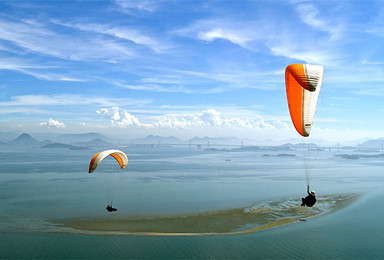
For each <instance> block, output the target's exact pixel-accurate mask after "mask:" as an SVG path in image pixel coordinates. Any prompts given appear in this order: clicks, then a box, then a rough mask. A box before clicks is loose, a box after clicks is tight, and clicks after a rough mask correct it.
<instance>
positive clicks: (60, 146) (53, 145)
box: [40, 143, 89, 150]
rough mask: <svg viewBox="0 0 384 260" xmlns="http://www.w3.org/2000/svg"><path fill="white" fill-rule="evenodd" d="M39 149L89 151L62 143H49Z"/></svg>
mask: <svg viewBox="0 0 384 260" xmlns="http://www.w3.org/2000/svg"><path fill="white" fill-rule="evenodd" d="M40 148H43V149H70V150H83V149H89V148H87V147H78V146H73V145H70V144H62V143H51V144H46V145H43V146H41V147H40Z"/></svg>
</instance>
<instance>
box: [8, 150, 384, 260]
mask: <svg viewBox="0 0 384 260" xmlns="http://www.w3.org/2000/svg"><path fill="white" fill-rule="evenodd" d="M93 152H94V151H68V150H54V151H49V152H47V151H42V150H41V149H32V150H31V151H28V152H25V153H22V152H9V151H3V152H1V153H0V158H1V160H0V174H1V179H0V181H1V183H0V184H1V190H0V208H1V211H0V217H1V221H0V241H1V243H0V258H3V259H16V258H17V259H20V258H23V259H25V258H35V259H36V258H46V259H47V258H48V259H52V258H55V259H57V258H66V259H74V258H77V259H78V258H88V259H89V258H92V259H95V258H98V259H100V258H114V259H116V258H146V259H148V258H151V259H153V258H164V259H180V258H188V259H191V258H220V259H224V258H231V259H233V258H236V259H239V258H243V259H244V258H253V259H254V258H296V259H297V258H322V259H324V258H328V259H329V258H345V259H351V258H359V259H361V258H364V259H367V258H382V257H383V256H384V243H383V241H384V232H383V231H384V225H383V223H382V216H383V215H384V214H383V213H384V203H383V200H384V199H383V198H384V185H383V184H384V177H383V174H382V169H383V166H384V161H383V160H381V159H379V158H376V159H367V160H358V161H351V160H350V161H348V160H344V159H340V158H334V157H333V154H332V153H326V152H324V153H322V154H320V156H319V159H318V161H317V162H316V165H315V167H314V169H313V172H312V185H313V186H314V188H315V189H316V191H317V194H319V196H321V195H320V194H327V195H329V194H337V193H347V192H359V193H362V194H363V195H362V196H361V197H360V198H359V199H358V200H357V201H356V202H354V203H353V204H351V205H349V206H348V207H346V208H343V209H341V210H339V211H336V212H332V213H330V214H326V215H321V216H318V217H315V218H311V219H308V221H306V222H301V221H300V222H299V221H298V222H295V223H293V224H289V225H285V226H281V227H275V228H272V229H269V230H264V231H261V232H257V233H249V234H242V235H229V236H196V237H191V236H189V237H188V236H186V237H145V236H130V237H127V236H118V235H115V236H92V235H76V234H70V233H69V234H58V233H45V232H42V231H44V227H45V221H48V220H50V219H52V218H67V217H71V218H73V217H75V218H88V217H90V216H97V217H103V216H106V215H107V214H108V213H107V212H106V211H105V204H106V201H107V200H108V196H109V195H108V193H109V190H108V189H104V188H105V187H104V186H105V185H104V180H105V179H103V178H102V177H101V175H102V174H101V173H106V174H108V173H110V172H112V170H109V169H110V167H109V166H111V165H112V164H113V162H112V161H110V162H108V161H106V162H105V165H104V166H103V167H102V168H100V169H98V170H100V171H99V172H100V174H99V175H100V176H99V175H89V174H88V173H86V172H87V168H88V162H89V159H90V157H91V155H92V153H93ZM126 152H127V153H128V157H129V159H130V164H129V167H127V171H126V172H125V173H124V175H123V176H122V177H121V176H120V178H119V180H118V183H117V184H118V185H117V187H118V190H117V192H116V194H115V195H114V204H115V205H117V207H118V214H119V215H117V216H121V215H126V216H137V215H146V216H153V215H156V216H161V215H167V214H178V213H184V214H185V213H188V212H193V213H196V212H201V211H210V210H212V211H213V210H222V209H231V208H238V207H247V206H250V205H255V204H257V203H260V202H263V201H265V200H271V199H281V198H286V197H290V198H292V197H297V198H298V200H299V199H300V196H302V195H303V193H304V192H305V185H306V183H305V176H304V173H303V169H302V164H301V162H300V155H299V154H298V156H297V157H294V158H278V157H274V156H271V157H267V158H266V157H263V154H264V152H253V153H252V152H248V153H226V154H225V155H223V154H222V153H206V152H203V151H196V150H187V149H185V150H180V149H179V150H174V149H171V148H169V149H160V148H159V149H152V150H151V149H148V150H146V149H143V150H132V149H127V150H126ZM227 158H231V161H226V160H225V159H227ZM114 185H116V184H114V183H113V182H112V186H114ZM303 186H304V188H303ZM115 187H116V186H115ZM303 190H304V191H303Z"/></svg>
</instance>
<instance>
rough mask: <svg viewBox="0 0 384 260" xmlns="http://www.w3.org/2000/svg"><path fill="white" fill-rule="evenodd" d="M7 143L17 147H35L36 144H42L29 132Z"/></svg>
mask: <svg viewBox="0 0 384 260" xmlns="http://www.w3.org/2000/svg"><path fill="white" fill-rule="evenodd" d="M7 144H10V145H12V146H16V147H34V146H41V142H39V141H37V140H36V139H35V138H33V137H32V136H30V135H29V134H27V133H24V134H21V135H20V136H19V137H17V138H16V139H14V140H12V141H9V142H8V143H7Z"/></svg>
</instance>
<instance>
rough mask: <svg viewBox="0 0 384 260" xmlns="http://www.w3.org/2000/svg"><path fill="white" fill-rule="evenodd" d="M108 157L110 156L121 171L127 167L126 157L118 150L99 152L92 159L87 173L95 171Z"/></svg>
mask: <svg viewBox="0 0 384 260" xmlns="http://www.w3.org/2000/svg"><path fill="white" fill-rule="evenodd" d="M108 155H111V156H112V157H113V158H115V159H116V161H117V162H118V163H119V165H120V168H121V169H124V168H125V167H126V166H127V165H128V157H127V155H126V154H125V153H124V152H122V151H120V150H106V151H103V152H99V153H97V154H95V155H94V156H93V157H92V160H91V163H90V164H89V173H92V172H93V171H94V170H96V168H97V166H98V165H99V164H100V162H101V161H102V160H103V159H104V158H105V157H107V156H108Z"/></svg>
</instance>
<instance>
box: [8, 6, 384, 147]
mask: <svg viewBox="0 0 384 260" xmlns="http://www.w3.org/2000/svg"><path fill="white" fill-rule="evenodd" d="M383 7H384V2H383V1H333V0H329V1H300V0H292V1H288V0H281V1H280V0H277V1H273V0H269V1H262V0H253V1H240V0H239V1H235V0H232V1H230V0H222V1H216V0H211V1H209V0H204V1H198V0H174V1H165V0H142V1H139V0H110V1H107V0H106V1H101V0H100V1H96V0H93V1H91V0H81V1H80V0H79V1H76V0H68V1H53V0H52V1H39V0H34V1H22V0H17V1H13V0H12V1H11V0H5V1H1V2H0V10H1V11H0V79H1V80H0V131H1V132H8V131H12V132H29V133H34V132H57V133H84V132H99V133H105V134H115V135H122V136H124V137H126V138H136V137H143V136H146V135H147V134H155V135H163V136H170V135H174V136H177V137H179V138H192V137H194V136H201V137H202V136H210V137H219V136H220V137H221V136H237V137H239V138H253V139H260V140H263V139H267V138H272V139H276V140H282V139H287V138H291V137H297V134H296V132H295V130H294V128H293V126H292V123H291V121H290V117H289V112H288V106H287V102H286V93H285V85H284V71H285V67H286V66H287V65H289V64H291V63H309V64H319V65H323V66H324V68H325V74H324V81H323V86H322V90H321V93H320V97H319V102H318V109H317V111H316V115H315V123H314V129H313V130H312V134H313V135H317V137H321V138H323V139H327V140H334V141H344V140H352V139H357V138H364V137H370V138H377V137H381V136H384V133H382V127H383V126H384V117H383V116H382V115H383V112H384V102H383V98H384V48H383V46H384V10H383Z"/></svg>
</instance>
